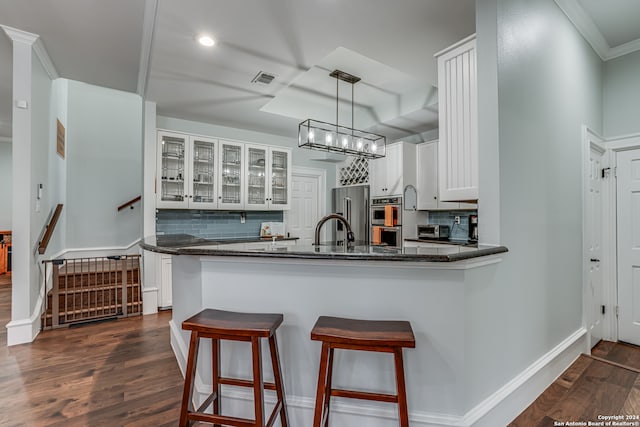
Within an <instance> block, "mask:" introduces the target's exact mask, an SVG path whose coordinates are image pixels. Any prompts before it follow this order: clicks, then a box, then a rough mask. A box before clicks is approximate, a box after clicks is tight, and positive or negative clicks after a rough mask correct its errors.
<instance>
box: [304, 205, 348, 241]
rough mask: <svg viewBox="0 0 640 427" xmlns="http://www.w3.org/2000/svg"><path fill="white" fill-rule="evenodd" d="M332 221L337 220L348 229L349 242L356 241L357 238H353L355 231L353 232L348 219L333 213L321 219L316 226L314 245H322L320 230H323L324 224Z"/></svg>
mask: <svg viewBox="0 0 640 427" xmlns="http://www.w3.org/2000/svg"><path fill="white" fill-rule="evenodd" d="M330 219H337V220H338V221H340V222H341V223H342V224H344V228H346V230H347V242H353V241H355V237H354V236H353V231H351V224H349V221H347V219H346V218H345V217H343V216H342V215H340V214H337V213H332V214H329V215H327V216H325V217H323V218H321V219H320V221H318V225H316V237H315V242H314V243H313V244H314V245H319V244H320V229H322V226H323V225H324V223H325V222H327V221H329V220H330Z"/></svg>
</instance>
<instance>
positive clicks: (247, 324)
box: [180, 309, 288, 427]
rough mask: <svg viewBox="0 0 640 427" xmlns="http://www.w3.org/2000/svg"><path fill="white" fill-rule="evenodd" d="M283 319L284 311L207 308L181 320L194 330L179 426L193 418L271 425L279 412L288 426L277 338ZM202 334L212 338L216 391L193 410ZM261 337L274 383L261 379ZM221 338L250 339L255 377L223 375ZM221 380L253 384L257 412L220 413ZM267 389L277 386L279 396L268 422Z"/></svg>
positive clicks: (234, 424)
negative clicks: (247, 414)
mask: <svg viewBox="0 0 640 427" xmlns="http://www.w3.org/2000/svg"><path fill="white" fill-rule="evenodd" d="M282 320H283V316H282V314H262V313H235V312H230V311H222V310H213V309H206V310H203V311H201V312H200V313H198V314H196V315H195V316H192V317H191V318H189V319H187V320H185V321H184V322H182V329H185V330H190V331H191V341H190V344H189V356H188V358H187V370H186V372H185V379H184V392H183V395H182V407H181V410H180V427H187V426H188V425H190V423H191V421H202V422H206V423H213V424H214V425H219V424H222V425H225V426H243V427H248V426H255V427H268V426H272V425H273V423H274V422H275V420H276V418H277V416H278V414H280V422H281V423H282V426H283V427H287V426H288V417H287V408H286V404H285V399H284V386H283V384H282V370H281V367H280V358H279V356H278V345H277V342H276V329H277V328H278V326H280V324H281V323H282ZM201 338H209V339H211V355H212V377H213V378H212V379H213V390H212V391H213V392H212V393H211V395H209V397H207V399H205V401H204V402H203V403H202V405H200V407H199V408H198V409H197V410H194V409H193V386H194V379H195V375H196V365H197V359H198V348H199V346H200V339H201ZM261 338H267V339H268V340H269V350H270V353H271V364H272V366H273V376H274V382H273V383H268V382H264V381H263V379H262V353H261V346H260V339H261ZM220 340H230V341H245V342H251V350H252V364H253V380H246V379H239V378H229V377H223V376H221V374H220ZM222 384H227V385H232V386H239V387H249V388H253V396H254V413H255V418H254V419H253V420H251V419H246V418H236V417H231V416H226V415H221V414H220V386H221V385H222ZM264 389H268V390H275V392H276V396H277V402H276V405H275V407H274V409H273V412H272V413H271V416H270V417H269V420H268V421H267V422H266V423H265V412H264V410H265V408H264ZM209 406H213V413H211V414H209V413H205V412H204V411H205V410H206V409H207V408H208V407H209Z"/></svg>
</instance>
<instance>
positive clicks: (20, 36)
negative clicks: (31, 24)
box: [0, 24, 40, 45]
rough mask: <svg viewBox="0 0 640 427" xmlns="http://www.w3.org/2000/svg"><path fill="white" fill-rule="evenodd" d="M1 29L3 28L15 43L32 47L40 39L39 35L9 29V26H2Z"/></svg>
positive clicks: (0, 25)
mask: <svg viewBox="0 0 640 427" xmlns="http://www.w3.org/2000/svg"><path fill="white" fill-rule="evenodd" d="M0 27H2V29H3V30H4V32H5V33H6V34H7V36H9V38H10V39H11V40H12V41H14V42H18V43H24V44H28V45H32V44H34V43H35V42H36V40H38V38H39V37H40V36H39V35H37V34H33V33H29V32H27V31H22V30H19V29H17V28H13V27H9V26H7V25H2V24H0Z"/></svg>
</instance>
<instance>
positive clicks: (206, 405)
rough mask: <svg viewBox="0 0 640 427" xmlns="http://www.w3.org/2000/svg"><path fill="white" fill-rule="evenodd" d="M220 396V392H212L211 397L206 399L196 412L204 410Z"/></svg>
mask: <svg viewBox="0 0 640 427" xmlns="http://www.w3.org/2000/svg"><path fill="white" fill-rule="evenodd" d="M217 398H218V393H216V392H215V391H214V392H213V393H211V394H210V395H209V397H207V400H205V401H204V402H202V405H200V407H199V408H198V410H197V411H196V412H202V411H204V410H205V409H207V407H208V406H209V405H211V403H212V402H213V401H214V400H216V399H217Z"/></svg>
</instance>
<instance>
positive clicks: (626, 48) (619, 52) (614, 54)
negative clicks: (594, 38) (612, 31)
mask: <svg viewBox="0 0 640 427" xmlns="http://www.w3.org/2000/svg"><path fill="white" fill-rule="evenodd" d="M639 50H640V39H636V40H632V41H630V42H627V43H625V44H621V45H620V46H616V47H612V48H611V49H609V52H608V54H607V58H606V60H607V61H608V60H610V59H614V58H618V57H620V56H624V55H627V54H629V53H633V52H637V51H639Z"/></svg>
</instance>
